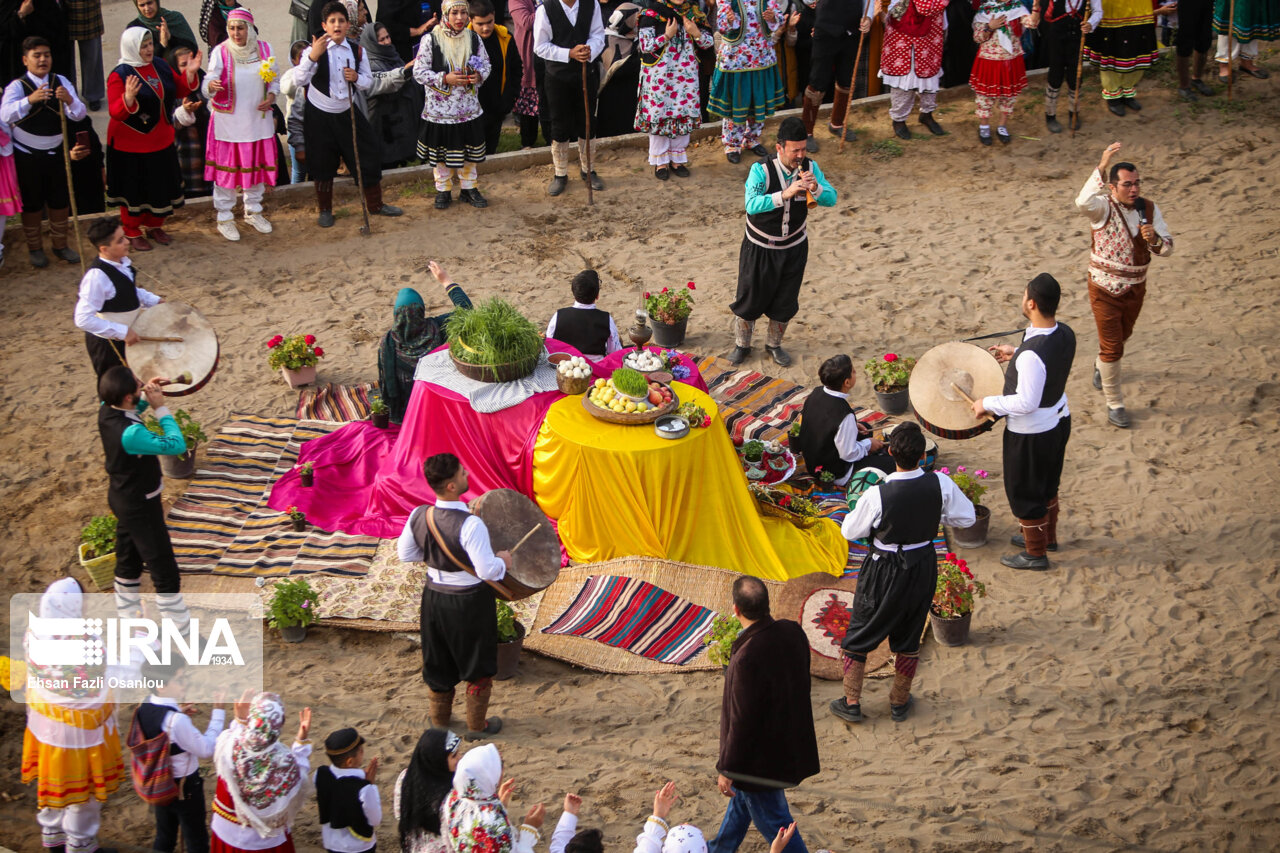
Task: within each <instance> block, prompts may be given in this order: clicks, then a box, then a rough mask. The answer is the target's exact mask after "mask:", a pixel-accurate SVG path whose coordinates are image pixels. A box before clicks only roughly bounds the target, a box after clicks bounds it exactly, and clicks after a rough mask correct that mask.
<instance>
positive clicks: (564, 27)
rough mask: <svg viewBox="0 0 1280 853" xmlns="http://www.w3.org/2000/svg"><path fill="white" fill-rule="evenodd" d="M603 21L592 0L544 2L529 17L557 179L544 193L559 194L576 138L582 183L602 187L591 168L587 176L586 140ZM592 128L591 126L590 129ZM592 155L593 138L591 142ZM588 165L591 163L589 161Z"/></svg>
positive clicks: (596, 88) (597, 86) (595, 89)
mask: <svg viewBox="0 0 1280 853" xmlns="http://www.w3.org/2000/svg"><path fill="white" fill-rule="evenodd" d="M604 43H605V35H604V23H603V22H602V21H601V20H600V4H599V3H598V2H596V0H571V2H568V3H566V2H564V0H547V2H545V3H543V4H542V5H541V6H539V7H538V11H537V13H536V14H535V15H534V18H533V52H534V55H535V56H537V58H538V60H537V61H538V62H541V63H543V64H544V65H545V68H546V75H545V77H546V79H545V87H544V91H545V93H546V97H547V100H546V103H545V104H543V105H542V106H543V109H544V110H546V112H547V115H549V116H550V117H551V121H550V123H551V140H550V141H551V163H552V165H553V166H554V167H555V177H553V178H552V179H551V184H550V185H549V186H548V187H547V195H560V194H561V193H562V192H564V190H565V187H566V186H568V184H569V144H570V143H571V142H573V140H575V139H577V140H578V161H579V163H580V165H581V167H582V168H581V174H582V180H583V181H588V180H589V181H591V188H592V189H594V190H602V189H604V184H603V183H602V182H601V180H600V179H599V178H598V177H596V173H595V170H592V171H591V174H590V175H588V174H587V163H588V152H587V146H588V142H587V139H586V136H587V130H586V117H587V113H588V112H590V114H591V115H592V116H594V115H595V114H596V93H597V92H599V90H600V69H599V66H598V65H596V59H597V58H598V57H599V56H600V51H602V50H604ZM583 63H586V66H587V73H586V80H585V85H586V89H587V91H586V93H585V94H586V97H587V98H588V99H589V102H588V103H587V105H586V110H585V111H584V109H583V94H584V93H583V91H582V89H583V85H584V80H583V75H582V66H583ZM593 130H594V128H593ZM590 145H591V146H592V148H591V151H592V153H594V151H595V148H594V146H595V142H594V140H593V141H592V142H591V143H590ZM590 162H593V163H594V162H595V160H594V158H591V160H590Z"/></svg>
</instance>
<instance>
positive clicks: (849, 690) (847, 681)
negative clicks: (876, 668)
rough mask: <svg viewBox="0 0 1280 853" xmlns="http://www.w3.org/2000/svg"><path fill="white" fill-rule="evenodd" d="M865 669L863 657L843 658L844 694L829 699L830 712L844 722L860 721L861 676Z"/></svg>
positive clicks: (865, 664) (864, 673)
mask: <svg viewBox="0 0 1280 853" xmlns="http://www.w3.org/2000/svg"><path fill="white" fill-rule="evenodd" d="M866 671H867V661H866V659H865V658H864V659H863V660H858V659H857V658H851V657H846V658H845V659H844V695H843V696H841V697H840V698H839V699H832V700H831V713H833V714H835V715H836V716H837V717H839V718H840V719H842V720H844V721H845V722H846V723H860V722H862V704H861V703H862V678H863V676H864V675H866Z"/></svg>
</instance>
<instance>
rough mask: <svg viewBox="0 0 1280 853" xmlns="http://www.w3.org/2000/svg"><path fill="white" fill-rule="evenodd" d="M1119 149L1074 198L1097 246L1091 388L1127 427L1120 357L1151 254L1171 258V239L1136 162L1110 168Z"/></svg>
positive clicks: (1108, 153)
mask: <svg viewBox="0 0 1280 853" xmlns="http://www.w3.org/2000/svg"><path fill="white" fill-rule="evenodd" d="M1119 150H1120V143H1119V142H1113V143H1111V144H1110V145H1108V146H1107V148H1106V150H1105V151H1103V152H1102V160H1101V161H1100V162H1099V163H1098V168H1097V169H1096V170H1095V171H1094V172H1093V173H1092V174H1090V175H1089V180H1088V181H1087V182H1086V183H1085V185H1084V189H1082V190H1080V195H1079V196H1077V197H1076V207H1077V208H1078V209H1079V210H1080V212H1081V213H1083V214H1084V215H1086V216H1088V217H1089V225H1090V227H1091V229H1092V232H1093V248H1092V249H1091V251H1090V253H1089V305H1090V307H1091V308H1093V319H1094V322H1095V323H1096V324H1097V326H1098V359H1097V361H1096V362H1095V363H1094V369H1093V387H1094V388H1098V389H1100V390H1101V391H1102V393H1103V396H1104V397H1106V400H1107V420H1108V421H1110V423H1111V424H1112V425H1113V426H1117V427H1120V428H1121V429H1127V428H1128V426H1129V415H1128V413H1127V412H1126V411H1125V408H1124V396H1123V394H1122V393H1121V390H1120V359H1121V357H1122V356H1123V355H1124V344H1125V341H1127V340H1129V336H1130V335H1132V334H1133V326H1134V323H1136V322H1137V320H1138V313H1139V312H1140V311H1142V300H1143V298H1144V297H1145V296H1146V292H1147V267H1148V266H1150V265H1151V256H1152V255H1153V254H1156V255H1160V256H1161V257H1168V256H1169V255H1171V254H1173V237H1172V235H1170V233H1169V226H1168V225H1166V224H1165V221H1164V216H1162V215H1161V213H1160V208H1159V207H1158V206H1157V205H1156V204H1155V202H1153V201H1151V200H1150V199H1144V198H1142V196H1141V192H1142V180H1141V179H1140V178H1139V177H1138V167H1137V166H1135V165H1133V164H1132V163H1125V162H1121V163H1116V164H1115V165H1111V158H1112V157H1114V156H1115V155H1116V153H1117V152H1118V151H1119Z"/></svg>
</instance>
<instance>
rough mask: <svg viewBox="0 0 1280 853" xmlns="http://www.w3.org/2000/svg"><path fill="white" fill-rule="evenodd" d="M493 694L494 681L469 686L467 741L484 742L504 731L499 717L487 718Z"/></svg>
mask: <svg viewBox="0 0 1280 853" xmlns="http://www.w3.org/2000/svg"><path fill="white" fill-rule="evenodd" d="M492 694H493V679H492V678H486V679H483V680H481V681H473V682H471V683H470V684H468V685H467V733H466V735H464V737H466V739H467V740H484V739H485V738H486V737H488V736H489V735H496V734H497V733H498V732H500V731H502V720H501V718H499V717H488V718H486V717H485V714H487V713H488V712H489V697H490V696H491V695H492Z"/></svg>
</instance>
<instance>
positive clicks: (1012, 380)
mask: <svg viewBox="0 0 1280 853" xmlns="http://www.w3.org/2000/svg"><path fill="white" fill-rule="evenodd" d="M1028 351H1030V352H1033V353H1035V354H1036V355H1038V356H1040V360H1041V361H1042V362H1044V372H1045V377H1044V391H1043V392H1042V393H1041V394H1040V402H1039V403H1037V404H1036V406H1037V408H1041V409H1043V408H1046V407H1048V406H1052V405H1054V404H1055V403H1057V402H1058V401H1059V400H1061V399H1062V395H1063V394H1064V393H1065V392H1066V390H1067V376H1068V375H1069V374H1070V373H1071V362H1072V361H1073V360H1074V359H1075V357H1076V333H1075V332H1073V331H1071V327H1070V326H1068V325H1067V324H1066V323H1059V324H1058V328H1056V329H1054V330H1053V332H1051V333H1050V334H1047V335H1036V336H1035V337H1031V338H1024V339H1023V341H1022V346H1020V347H1018V351H1017V352H1016V353H1014V354H1013V358H1012V359H1011V360H1010V361H1009V369H1008V370H1006V371H1005V374H1004V393H1005V395H1009V394H1015V393H1017V391H1018V356H1020V355H1022V353H1024V352H1028Z"/></svg>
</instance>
